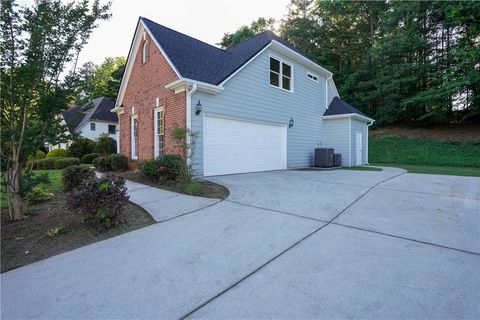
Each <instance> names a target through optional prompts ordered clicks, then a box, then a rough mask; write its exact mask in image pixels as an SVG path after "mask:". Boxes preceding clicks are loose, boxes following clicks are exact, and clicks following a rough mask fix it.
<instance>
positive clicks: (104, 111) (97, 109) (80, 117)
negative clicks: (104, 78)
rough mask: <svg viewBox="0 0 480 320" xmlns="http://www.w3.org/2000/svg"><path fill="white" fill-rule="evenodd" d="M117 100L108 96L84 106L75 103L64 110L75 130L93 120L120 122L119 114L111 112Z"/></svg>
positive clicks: (68, 124)
mask: <svg viewBox="0 0 480 320" xmlns="http://www.w3.org/2000/svg"><path fill="white" fill-rule="evenodd" d="M114 106H115V102H113V101H112V100H111V99H109V98H106V97H101V98H97V99H93V100H91V101H89V102H87V103H86V104H84V105H83V106H80V105H74V106H72V107H70V108H69V109H68V110H67V111H64V112H62V115H63V119H64V120H65V122H66V123H67V126H68V128H69V130H70V131H72V132H73V131H75V130H77V129H79V128H80V127H82V126H83V125H84V124H85V123H87V122H88V121H91V120H99V121H106V122H118V115H117V114H116V113H113V112H111V110H112V109H113V107H114Z"/></svg>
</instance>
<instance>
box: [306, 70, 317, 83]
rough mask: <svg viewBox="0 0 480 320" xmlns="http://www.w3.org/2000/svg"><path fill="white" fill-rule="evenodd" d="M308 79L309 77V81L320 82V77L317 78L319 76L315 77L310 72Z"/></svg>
mask: <svg viewBox="0 0 480 320" xmlns="http://www.w3.org/2000/svg"><path fill="white" fill-rule="evenodd" d="M307 77H308V79H310V80H313V81H315V82H318V76H317V75H314V74H313V73H310V72H309V73H307Z"/></svg>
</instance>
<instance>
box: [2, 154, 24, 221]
mask: <svg viewBox="0 0 480 320" xmlns="http://www.w3.org/2000/svg"><path fill="white" fill-rule="evenodd" d="M20 175H21V167H20V164H18V163H15V164H13V166H11V167H9V168H8V169H7V184H6V185H7V194H8V207H9V213H10V219H11V220H20V219H22V218H23V199H22V197H21V196H20Z"/></svg>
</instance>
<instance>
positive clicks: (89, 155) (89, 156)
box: [82, 152, 100, 164]
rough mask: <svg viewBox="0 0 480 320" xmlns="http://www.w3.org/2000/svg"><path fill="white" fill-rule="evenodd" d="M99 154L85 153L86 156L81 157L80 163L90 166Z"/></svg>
mask: <svg viewBox="0 0 480 320" xmlns="http://www.w3.org/2000/svg"><path fill="white" fill-rule="evenodd" d="M99 155H100V154H98V153H95V152H93V153H87V154H86V155H84V156H83V157H82V163H85V164H92V163H93V160H95V158H97V157H98V156H99Z"/></svg>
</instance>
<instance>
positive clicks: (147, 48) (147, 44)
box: [142, 41, 150, 63]
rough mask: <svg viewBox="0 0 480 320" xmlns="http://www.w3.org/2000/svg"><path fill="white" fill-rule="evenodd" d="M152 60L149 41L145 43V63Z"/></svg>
mask: <svg viewBox="0 0 480 320" xmlns="http://www.w3.org/2000/svg"><path fill="white" fill-rule="evenodd" d="M149 58H150V42H149V41H145V43H144V44H143V59H142V61H143V63H145V62H147V61H148V59H149Z"/></svg>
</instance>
